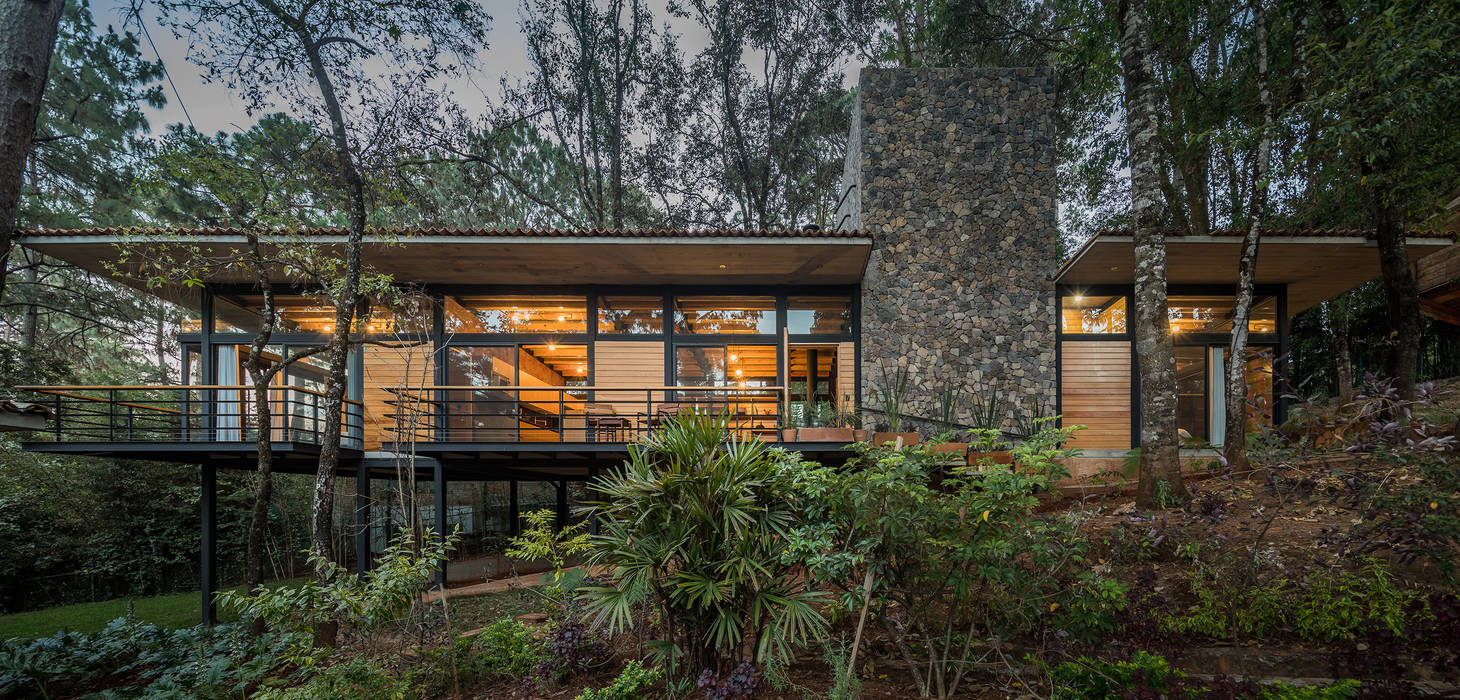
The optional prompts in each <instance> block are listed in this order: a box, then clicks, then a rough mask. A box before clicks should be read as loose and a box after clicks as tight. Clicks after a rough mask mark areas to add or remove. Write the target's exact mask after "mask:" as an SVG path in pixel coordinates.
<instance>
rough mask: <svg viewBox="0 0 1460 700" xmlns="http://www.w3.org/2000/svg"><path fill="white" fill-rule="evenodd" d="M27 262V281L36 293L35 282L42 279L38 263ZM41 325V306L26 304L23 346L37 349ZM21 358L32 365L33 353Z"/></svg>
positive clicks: (22, 331)
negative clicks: (37, 266) (37, 267)
mask: <svg viewBox="0 0 1460 700" xmlns="http://www.w3.org/2000/svg"><path fill="white" fill-rule="evenodd" d="M25 262H26V268H25V283H26V284H27V285H29V286H30V287H32V290H31V292H32V294H34V291H35V290H34V287H35V284H36V282H39V281H40V272H39V271H37V270H36V265H35V263H34V262H32V261H30V260H26V261H25ZM0 274H3V273H0ZM40 325H41V313H40V308H39V307H37V306H36V305H35V304H26V305H25V317H24V318H23V319H21V322H20V343H21V346H22V347H24V348H25V349H26V350H35V345H36V338H37V336H38V334H39V333H40ZM21 359H22V361H23V362H24V363H25V365H26V366H27V367H29V366H30V364H31V355H30V354H29V353H27V354H26V355H25V357H23V358H21Z"/></svg>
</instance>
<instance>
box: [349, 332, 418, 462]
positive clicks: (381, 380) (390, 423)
mask: <svg viewBox="0 0 1460 700" xmlns="http://www.w3.org/2000/svg"><path fill="white" fill-rule="evenodd" d="M363 351H364V353H365V355H364V357H363V362H364V365H365V384H364V386H363V387H362V391H361V399H362V401H363V402H364V404H365V449H367V450H375V449H379V448H380V444H381V443H382V442H390V441H395V440H396V437H395V434H394V433H392V432H390V429H392V428H394V427H395V423H396V419H395V412H396V409H395V406H392V405H390V404H389V403H387V401H389V400H391V399H393V398H395V397H394V395H393V394H391V393H390V392H388V391H386V387H398V386H407V387H420V386H432V385H434V384H436V363H435V356H434V355H433V353H432V352H431V346H430V344H424V345H407V346H402V347H389V346H380V345H367V346H365V348H364V350H363Z"/></svg>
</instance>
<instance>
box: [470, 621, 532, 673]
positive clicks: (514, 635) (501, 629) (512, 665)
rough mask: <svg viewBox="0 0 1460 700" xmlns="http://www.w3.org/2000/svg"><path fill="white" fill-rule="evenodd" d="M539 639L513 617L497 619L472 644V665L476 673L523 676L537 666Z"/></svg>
mask: <svg viewBox="0 0 1460 700" xmlns="http://www.w3.org/2000/svg"><path fill="white" fill-rule="evenodd" d="M541 656H542V643H541V642H539V641H538V639H537V637H535V636H533V634H532V630H531V629H528V628H527V626H526V625H524V624H522V623H520V622H518V621H516V620H498V621H496V622H494V623H492V624H491V625H488V626H487V628H486V629H484V630H482V632H481V634H478V635H477V636H476V639H475V640H474V642H473V644H472V656H471V659H472V663H471V665H472V667H473V668H474V669H476V671H477V673H479V674H480V675H484V676H486V675H499V676H510V677H513V678H525V677H526V676H527V675H528V674H530V673H532V670H533V669H534V668H536V667H537V662H538V661H539V659H540V658H541Z"/></svg>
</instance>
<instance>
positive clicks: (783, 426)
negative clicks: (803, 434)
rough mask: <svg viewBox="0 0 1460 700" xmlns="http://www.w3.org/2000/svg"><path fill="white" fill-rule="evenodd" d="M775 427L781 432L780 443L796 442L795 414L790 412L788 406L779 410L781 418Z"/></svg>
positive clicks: (789, 406)
mask: <svg viewBox="0 0 1460 700" xmlns="http://www.w3.org/2000/svg"><path fill="white" fill-rule="evenodd" d="M777 427H778V428H780V431H781V442H795V441H796V414H795V412H794V411H792V410H791V405H790V404H786V405H785V406H784V407H782V408H781V417H780V420H779V421H778V425H777Z"/></svg>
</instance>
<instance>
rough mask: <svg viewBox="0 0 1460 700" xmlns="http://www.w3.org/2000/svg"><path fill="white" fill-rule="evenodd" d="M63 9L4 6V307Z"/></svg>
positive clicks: (0, 118) (0, 84)
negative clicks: (18, 219)
mask: <svg viewBox="0 0 1460 700" xmlns="http://www.w3.org/2000/svg"><path fill="white" fill-rule="evenodd" d="M65 6H66V2H65V0H5V2H0V76H3V78H0V301H3V300H4V299H5V270H6V267H7V265H8V263H9V262H10V251H11V249H12V248H13V247H14V244H15V223H16V222H15V218H16V213H17V212H16V210H17V209H18V208H19V207H20V191H21V189H22V187H23V186H24V184H25V160H26V156H27V154H29V153H30V141H31V138H32V137H34V136H35V122H36V117H37V116H39V115H40V112H41V97H42V96H43V95H44V93H45V89H46V76H47V74H48V73H49V72H50V70H51V53H52V52H53V50H54V49H55V47H56V32H57V30H58V28H59V27H60V24H61V10H62V9H63V8H64V7H65Z"/></svg>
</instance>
